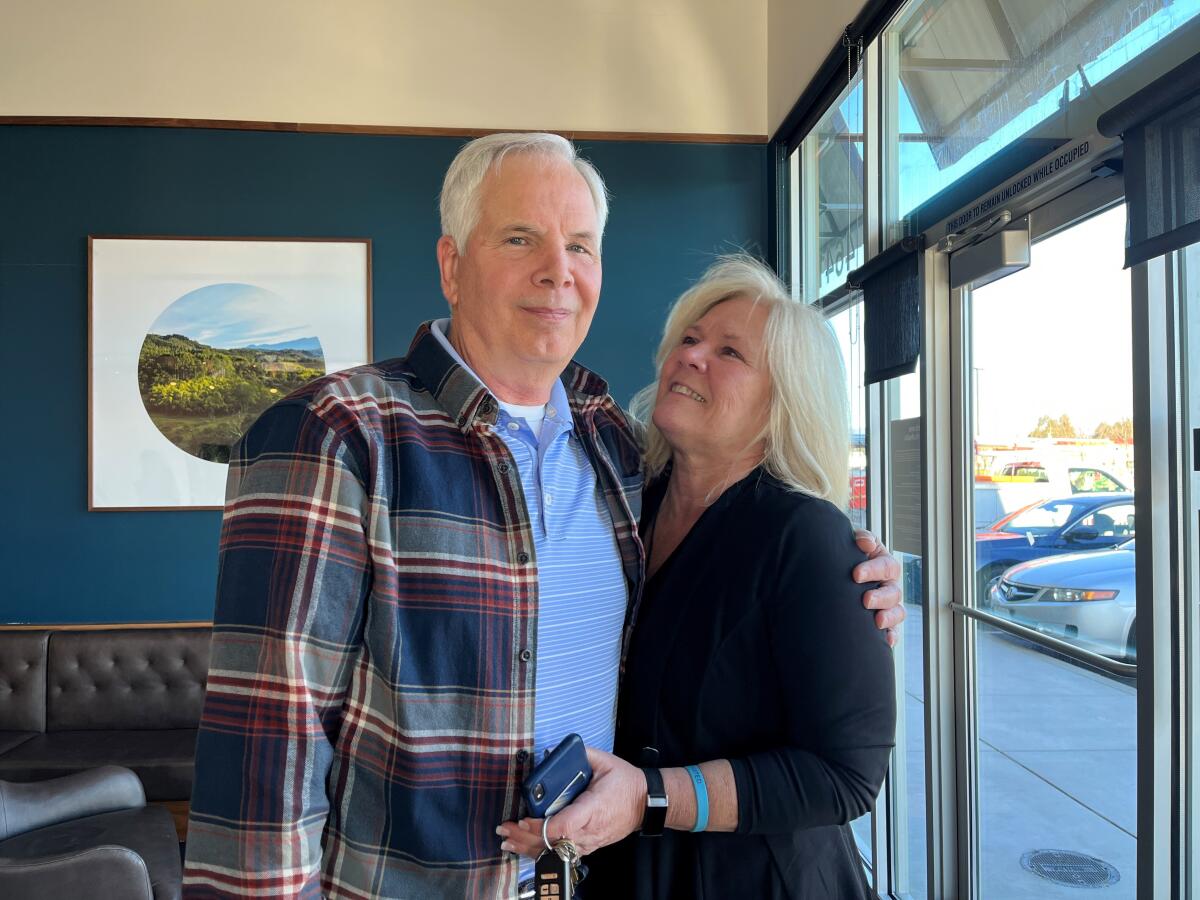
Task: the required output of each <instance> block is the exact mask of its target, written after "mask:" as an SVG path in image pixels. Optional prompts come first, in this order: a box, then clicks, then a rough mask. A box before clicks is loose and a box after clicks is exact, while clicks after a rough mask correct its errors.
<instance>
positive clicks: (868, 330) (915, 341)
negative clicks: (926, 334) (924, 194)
mask: <svg viewBox="0 0 1200 900" xmlns="http://www.w3.org/2000/svg"><path fill="white" fill-rule="evenodd" d="M923 248H924V242H923V240H922V239H921V238H920V237H910V238H904V239H903V240H902V241H900V242H899V243H898V244H895V245H894V246H892V247H890V248H888V249H887V250H885V251H884V252H883V253H881V254H879V255H878V256H876V257H875V258H874V259H872V260H871V261H870V262H868V263H867V264H866V265H865V266H862V267H861V268H858V269H855V270H854V271H853V272H851V273H850V275H849V277H848V280H847V281H848V284H849V285H850V286H851V287H853V288H861V289H862V292H863V309H864V318H865V322H864V326H863V356H864V366H865V368H866V382H867V384H874V383H875V382H877V381H884V380H886V379H888V378H897V377H899V376H901V375H907V374H908V373H909V372H912V371H914V370H915V369H916V367H917V360H918V359H919V358H920V356H921V284H920V281H919V270H918V267H917V262H918V259H917V257H918V255H919V254H918V251H920V250H922V249H923Z"/></svg>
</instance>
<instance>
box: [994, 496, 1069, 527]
mask: <svg viewBox="0 0 1200 900" xmlns="http://www.w3.org/2000/svg"><path fill="white" fill-rule="evenodd" d="M1079 511H1080V505H1079V504H1078V503H1072V502H1071V501H1069V500H1052V501H1050V502H1049V503H1042V504H1041V505H1039V506H1035V507H1033V509H1027V510H1025V512H1023V513H1020V514H1018V515H1017V516H1014V517H1013V520H1012V521H1011V522H1009V523H1008V524H1006V525H1004V526H1003V527H1002V528H1001V529H1000V530H1001V531H1006V532H1008V533H1009V534H1051V533H1052V532H1055V531H1058V530H1059V529H1060V528H1062V527H1063V526H1064V525H1066V524H1067V523H1068V522H1070V521H1071V520H1072V519H1074V518H1075V517H1076V516H1077V515H1078V513H1079Z"/></svg>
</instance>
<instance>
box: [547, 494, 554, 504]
mask: <svg viewBox="0 0 1200 900" xmlns="http://www.w3.org/2000/svg"><path fill="white" fill-rule="evenodd" d="M553 504H554V495H553V494H550V493H547V494H546V505H547V506H552V505H553Z"/></svg>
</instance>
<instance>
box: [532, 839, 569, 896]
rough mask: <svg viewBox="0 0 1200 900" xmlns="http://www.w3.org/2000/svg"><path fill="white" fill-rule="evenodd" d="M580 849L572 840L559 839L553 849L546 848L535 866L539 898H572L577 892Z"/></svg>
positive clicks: (534, 874)
mask: <svg viewBox="0 0 1200 900" xmlns="http://www.w3.org/2000/svg"><path fill="white" fill-rule="evenodd" d="M578 861H579V851H578V850H576V849H575V845H574V844H573V843H571V842H570V841H566V840H563V841H557V842H556V843H555V844H554V849H553V850H544V851H543V852H542V855H541V856H539V857H538V858H537V862H536V863H535V864H534V868H533V881H534V884H535V885H536V887H537V897H538V900H542V898H552V900H571V897H573V896H574V894H575V883H576V880H577V876H576V874H575V866H576V864H577V863H578Z"/></svg>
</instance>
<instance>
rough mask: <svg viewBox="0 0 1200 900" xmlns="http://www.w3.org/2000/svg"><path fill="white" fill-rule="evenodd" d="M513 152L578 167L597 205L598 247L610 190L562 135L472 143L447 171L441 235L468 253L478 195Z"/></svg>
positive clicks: (506, 135)
mask: <svg viewBox="0 0 1200 900" xmlns="http://www.w3.org/2000/svg"><path fill="white" fill-rule="evenodd" d="M510 153H538V154H541V155H543V156H548V157H551V158H557V159H562V160H565V161H566V162H569V163H571V164H572V165H573V166H574V167H575V169H576V171H578V172H579V174H580V175H582V176H583V180H584V181H585V182H587V186H588V190H589V191H591V193H592V202H593V203H595V205H596V242H597V244H599V242H600V240H601V238H602V237H603V236H604V223H605V221H606V220H607V219H608V191H607V189H606V188H605V187H604V179H602V178H601V177H600V173H599V172H597V171H596V169H595V167H594V166H593V165H592V164H591V163H590V162H588V161H587V160H586V159H584V158H583V157H581V156H580V155H579V153H578V152H577V151H576V150H575V145H574V144H572V143H571V142H570V141H568V140H567V139H566V138H565V137H562V136H561V135H557V134H546V133H540V132H533V133H528V134H524V133H503V134H489V135H487V136H485V137H481V138H476V139H475V140H473V141H471V142H470V143H469V144H467V145H465V146H464V147H463V148H462V149H461V150H459V151H458V155H457V156H455V157H454V161H453V162H451V163H450V168H449V169H447V170H446V177H445V179H444V180H443V181H442V193H441V197H440V198H439V202H438V205H439V208H440V211H441V216H442V234H444V235H449V236H450V237H451V238H452V239H453V240H454V245H455V246H456V247H457V248H458V252H459V253H466V252H467V239H468V238H469V237H470V236H471V232H472V231H473V230H474V229H475V226H476V225H478V224H479V215H480V209H479V192H480V188H481V187H482V185H483V179H484V178H485V177H486V176H487V173H488V172H490V171H491V170H492V169H493V168H494V167H495V166H498V165H500V162H501V160H503V159H504V157H505V156H507V155H508V154H510Z"/></svg>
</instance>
